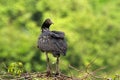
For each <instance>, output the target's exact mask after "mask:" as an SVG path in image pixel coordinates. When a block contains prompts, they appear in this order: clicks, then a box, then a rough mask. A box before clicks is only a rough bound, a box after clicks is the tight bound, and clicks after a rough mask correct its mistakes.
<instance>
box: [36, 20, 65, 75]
mask: <svg viewBox="0 0 120 80" xmlns="http://www.w3.org/2000/svg"><path fill="white" fill-rule="evenodd" d="M51 24H53V22H52V21H51V19H50V18H47V19H45V21H44V22H43V24H42V26H41V34H40V36H39V38H38V44H37V47H38V48H39V49H40V50H41V51H42V52H44V53H45V54H46V61H47V74H48V75H49V74H51V68H50V61H49V56H48V53H52V55H53V56H54V57H56V73H55V74H59V57H60V55H63V56H65V55H66V52H67V42H66V40H65V33H64V32H62V31H50V26H51Z"/></svg>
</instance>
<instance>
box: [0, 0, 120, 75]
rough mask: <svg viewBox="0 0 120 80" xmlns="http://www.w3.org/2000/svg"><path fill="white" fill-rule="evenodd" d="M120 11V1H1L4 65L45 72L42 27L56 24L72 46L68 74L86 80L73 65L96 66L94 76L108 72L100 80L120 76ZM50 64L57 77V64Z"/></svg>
mask: <svg viewBox="0 0 120 80" xmlns="http://www.w3.org/2000/svg"><path fill="white" fill-rule="evenodd" d="M119 7H120V0H56V1H51V0H0V63H4V64H6V66H9V64H11V63H13V62H22V63H23V65H24V68H25V72H34V71H35V72H43V71H45V70H46V60H45V59H46V58H45V55H44V54H42V52H40V50H39V49H37V47H36V46H37V39H38V36H39V34H40V26H41V23H42V22H43V20H44V19H46V18H51V20H52V21H53V22H54V25H52V27H51V30H60V31H64V32H65V34H66V40H67V42H68V47H69V48H68V51H67V55H66V56H65V57H64V56H63V57H61V59H60V68H61V71H62V73H65V74H68V75H70V74H74V75H76V76H80V75H81V74H78V72H76V71H75V70H74V69H70V68H69V65H72V66H74V67H75V68H77V69H79V70H85V69H86V67H87V66H88V65H89V64H90V63H91V62H92V64H91V67H90V68H89V69H90V71H94V70H96V69H99V68H102V67H105V69H102V70H100V71H98V72H97V74H102V75H104V76H108V75H111V76H112V75H115V74H120V70H119V67H120V64H119V62H120V58H119V56H120V8H119ZM50 59H51V60H52V62H51V63H52V65H51V66H53V71H54V65H55V64H54V62H55V58H54V57H53V56H52V55H50ZM0 65H2V64H0ZM69 71H70V72H71V73H70V72H69Z"/></svg>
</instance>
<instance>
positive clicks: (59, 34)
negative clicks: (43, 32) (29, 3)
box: [50, 31, 65, 39]
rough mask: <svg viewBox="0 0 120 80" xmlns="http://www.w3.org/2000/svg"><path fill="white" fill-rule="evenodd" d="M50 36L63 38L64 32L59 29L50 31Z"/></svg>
mask: <svg viewBox="0 0 120 80" xmlns="http://www.w3.org/2000/svg"><path fill="white" fill-rule="evenodd" d="M50 35H51V37H54V38H60V39H64V36H65V34H64V32H60V31H51V33H50Z"/></svg>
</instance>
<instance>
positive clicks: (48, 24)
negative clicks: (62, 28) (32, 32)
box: [41, 18, 53, 29]
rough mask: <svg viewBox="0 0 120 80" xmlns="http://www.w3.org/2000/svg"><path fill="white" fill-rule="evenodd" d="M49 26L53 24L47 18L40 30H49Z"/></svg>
mask: <svg viewBox="0 0 120 80" xmlns="http://www.w3.org/2000/svg"><path fill="white" fill-rule="evenodd" d="M51 24H53V22H52V21H51V20H50V19H49V18H47V19H46V20H45V21H44V22H43V24H42V27H41V28H42V29H46V28H47V29H49V27H50V25H51Z"/></svg>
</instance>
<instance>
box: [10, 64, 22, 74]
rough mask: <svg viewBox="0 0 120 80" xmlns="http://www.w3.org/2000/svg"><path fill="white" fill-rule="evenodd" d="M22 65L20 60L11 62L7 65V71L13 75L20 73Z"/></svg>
mask: <svg viewBox="0 0 120 80" xmlns="http://www.w3.org/2000/svg"><path fill="white" fill-rule="evenodd" d="M23 70H24V67H23V64H22V63H21V62H13V63H10V65H9V66H8V73H10V74H13V75H21V74H22V73H23Z"/></svg>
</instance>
